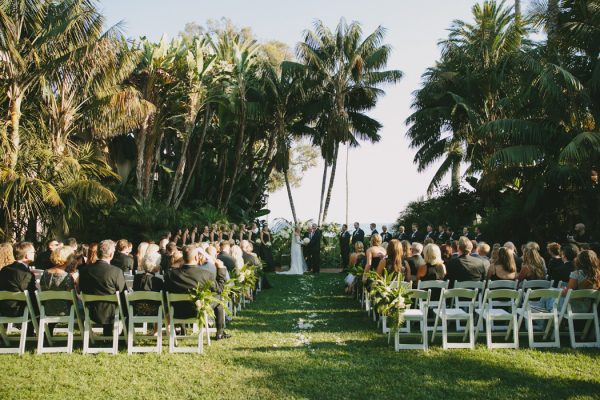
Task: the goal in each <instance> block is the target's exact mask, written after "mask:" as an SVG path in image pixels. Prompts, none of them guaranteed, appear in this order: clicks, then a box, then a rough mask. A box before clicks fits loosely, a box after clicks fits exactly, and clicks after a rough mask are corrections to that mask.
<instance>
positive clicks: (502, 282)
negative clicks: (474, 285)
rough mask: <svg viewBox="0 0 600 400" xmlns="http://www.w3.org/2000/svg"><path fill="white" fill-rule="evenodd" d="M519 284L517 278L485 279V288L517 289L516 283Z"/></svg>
mask: <svg viewBox="0 0 600 400" xmlns="http://www.w3.org/2000/svg"><path fill="white" fill-rule="evenodd" d="M518 284H519V281H517V280H510V279H498V280H495V281H493V280H491V279H490V280H488V281H487V288H488V289H491V290H494V289H512V290H517V285H518Z"/></svg>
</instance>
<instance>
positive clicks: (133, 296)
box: [125, 291, 189, 302]
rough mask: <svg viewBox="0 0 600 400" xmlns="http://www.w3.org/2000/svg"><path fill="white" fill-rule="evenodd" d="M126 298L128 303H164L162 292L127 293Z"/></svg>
mask: <svg viewBox="0 0 600 400" xmlns="http://www.w3.org/2000/svg"><path fill="white" fill-rule="evenodd" d="M125 298H126V299H127V301H129V302H131V301H143V300H146V301H162V298H163V297H162V292H150V291H139V292H126V293H125ZM188 299H189V297H188Z"/></svg>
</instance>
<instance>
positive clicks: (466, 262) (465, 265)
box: [446, 236, 486, 285]
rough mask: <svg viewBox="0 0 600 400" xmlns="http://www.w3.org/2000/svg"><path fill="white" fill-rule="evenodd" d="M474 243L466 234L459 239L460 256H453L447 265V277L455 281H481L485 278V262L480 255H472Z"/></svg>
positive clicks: (452, 282)
mask: <svg viewBox="0 0 600 400" xmlns="http://www.w3.org/2000/svg"><path fill="white" fill-rule="evenodd" d="M471 250H473V243H471V240H469V238H468V237H466V236H461V237H460V239H458V257H457V258H453V259H451V260H450V261H449V262H448V265H446V278H447V279H448V280H449V281H450V282H451V284H452V285H453V284H454V281H481V280H483V279H484V278H485V276H486V275H485V272H486V271H485V263H484V262H483V260H482V259H481V258H479V257H473V256H472V255H471Z"/></svg>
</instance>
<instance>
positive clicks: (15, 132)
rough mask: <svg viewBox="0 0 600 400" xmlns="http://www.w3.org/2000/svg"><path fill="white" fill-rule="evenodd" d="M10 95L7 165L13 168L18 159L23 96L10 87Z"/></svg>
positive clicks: (17, 90)
mask: <svg viewBox="0 0 600 400" xmlns="http://www.w3.org/2000/svg"><path fill="white" fill-rule="evenodd" d="M11 92H12V93H11V95H12V96H13V98H12V99H11V101H10V105H9V109H10V144H11V147H12V148H11V149H10V150H9V156H8V165H9V166H10V169H12V170H14V169H15V167H16V166H17V161H18V160H19V149H20V147H21V136H20V131H19V127H20V123H21V102H22V100H23V96H22V95H21V94H20V91H19V89H18V88H14V87H13V88H11Z"/></svg>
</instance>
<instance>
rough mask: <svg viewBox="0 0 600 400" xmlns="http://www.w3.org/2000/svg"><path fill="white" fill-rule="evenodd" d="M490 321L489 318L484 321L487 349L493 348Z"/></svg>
mask: <svg viewBox="0 0 600 400" xmlns="http://www.w3.org/2000/svg"><path fill="white" fill-rule="evenodd" d="M492 321H493V319H491V318H489V317H488V318H486V320H485V339H486V342H487V347H488V349H491V348H493V347H494V346H493V344H492Z"/></svg>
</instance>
